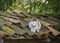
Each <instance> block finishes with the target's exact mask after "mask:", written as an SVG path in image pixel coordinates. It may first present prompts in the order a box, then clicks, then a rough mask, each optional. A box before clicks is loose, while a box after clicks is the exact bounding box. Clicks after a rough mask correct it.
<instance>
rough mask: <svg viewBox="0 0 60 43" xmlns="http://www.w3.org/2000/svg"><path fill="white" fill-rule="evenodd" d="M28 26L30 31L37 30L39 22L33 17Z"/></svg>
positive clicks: (39, 26)
mask: <svg viewBox="0 0 60 43" xmlns="http://www.w3.org/2000/svg"><path fill="white" fill-rule="evenodd" d="M28 26H29V28H30V29H31V31H32V32H36V31H37V32H39V30H40V29H41V23H40V22H39V21H38V20H35V19H33V20H32V21H30V22H29V24H28Z"/></svg>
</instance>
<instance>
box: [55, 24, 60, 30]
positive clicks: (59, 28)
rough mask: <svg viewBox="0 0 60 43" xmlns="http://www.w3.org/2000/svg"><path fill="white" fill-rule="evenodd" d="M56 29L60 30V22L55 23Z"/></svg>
mask: <svg viewBox="0 0 60 43" xmlns="http://www.w3.org/2000/svg"><path fill="white" fill-rule="evenodd" d="M55 29H56V30H58V31H60V23H58V24H57V25H55Z"/></svg>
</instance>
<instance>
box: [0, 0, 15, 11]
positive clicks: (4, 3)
mask: <svg viewBox="0 0 60 43" xmlns="http://www.w3.org/2000/svg"><path fill="white" fill-rule="evenodd" d="M14 2H15V0H0V10H7V9H8V8H9V6H12V4H13V3H14Z"/></svg>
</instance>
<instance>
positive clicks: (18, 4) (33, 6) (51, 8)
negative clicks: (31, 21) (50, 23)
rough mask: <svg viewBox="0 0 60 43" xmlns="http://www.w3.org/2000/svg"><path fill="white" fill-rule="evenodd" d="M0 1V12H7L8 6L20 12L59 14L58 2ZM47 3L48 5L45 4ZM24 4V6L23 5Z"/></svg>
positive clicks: (56, 0)
mask: <svg viewBox="0 0 60 43" xmlns="http://www.w3.org/2000/svg"><path fill="white" fill-rule="evenodd" d="M24 1H25V0H0V10H7V9H8V8H9V7H10V6H11V7H13V8H18V9H20V10H22V11H25V12H27V11H31V12H34V13H44V14H46V13H54V14H56V13H60V0H46V1H45V2H41V1H37V0H34V1H33V2H32V1H31V0H26V2H24ZM46 2H48V3H46ZM25 3H26V4H25Z"/></svg>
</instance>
